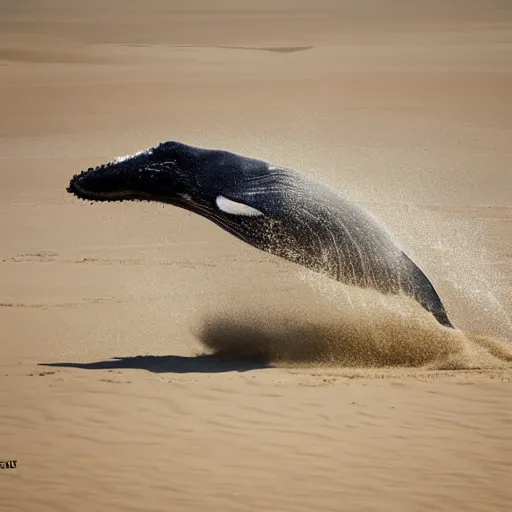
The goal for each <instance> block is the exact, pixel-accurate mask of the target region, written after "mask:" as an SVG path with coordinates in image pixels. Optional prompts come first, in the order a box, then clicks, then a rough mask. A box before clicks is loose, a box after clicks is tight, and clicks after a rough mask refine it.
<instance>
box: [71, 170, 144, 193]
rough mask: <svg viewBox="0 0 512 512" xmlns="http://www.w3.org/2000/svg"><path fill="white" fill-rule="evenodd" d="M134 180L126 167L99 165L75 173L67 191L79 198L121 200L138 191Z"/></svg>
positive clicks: (135, 179) (134, 177)
mask: <svg viewBox="0 0 512 512" xmlns="http://www.w3.org/2000/svg"><path fill="white" fill-rule="evenodd" d="M136 181H137V178H136V176H134V175H133V174H132V173H130V172H129V171H127V170H126V169H123V168H118V167H116V166H109V165H101V166H98V167H95V168H89V169H87V170H86V171H82V172H81V173H79V174H75V176H73V178H71V181H70V182H69V186H68V188H67V191H68V192H70V193H72V194H75V195H76V196H78V197H80V198H81V199H91V200H94V201H122V200H123V199H131V198H133V197H134V196H135V195H137V194H138V193H140V190H137V185H136Z"/></svg>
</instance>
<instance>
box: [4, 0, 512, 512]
mask: <svg viewBox="0 0 512 512" xmlns="http://www.w3.org/2000/svg"><path fill="white" fill-rule="evenodd" d="M511 29H512V8H511V6H510V3H509V2H508V1H506V0H503V1H499V0H467V1H463V0H460V1H459V0H451V1H437V0H436V1H432V2H420V1H405V0H403V1H401V0H389V1H387V2H380V1H377V0H374V1H370V0H364V1H357V2H356V1H353V2H349V1H340V2H338V1H328V0H316V1H312V0H301V1H297V2H292V1H290V0H282V1H277V2H276V1H269V0H265V1H260V2H249V1H243V2H238V1H235V0H226V1H221V0H215V1H206V0H196V1H193V2H186V3H185V2H183V3H178V2H176V3H173V2H166V1H164V0H152V1H146V2H138V1H121V0H101V1H99V0H94V1H93V0H91V1H88V2H78V1H73V2H69V1H67V0H39V1H38V2H28V1H24V2H19V1H16V2H15V1H11V0H4V1H3V2H2V3H1V5H0V112H1V117H0V119H1V121H0V208H1V212H2V214H1V216H0V240H1V245H0V282H1V288H0V322H1V324H0V325H1V326H2V336H1V343H0V410H1V421H0V460H17V467H16V469H0V498H1V500H0V503H1V506H0V508H1V509H2V510H9V511H11V510H13V511H14V510H22V511H28V510H37V511H46V510H48V511H54V510H73V511H82V510H95V511H102V510H108V511H112V510H123V511H128V510H134V511H135V510H137V511H139V510H144V511H157V510H162V511H169V510H173V511H174V510H187V511H188V510H201V511H204V510H222V511H231V510H233V511H235V510H237V511H238V510H247V511H252V510H265V511H284V510H287V511H311V510H325V511H328V510H332V511H339V510H350V511H353V510H365V511H374V510H375V511H383V510H385V511H388V510H389V511H393V512H396V511H402V510H403V511H408V512H409V511H418V512H419V511H431V510H449V511H456V510H464V511H466V512H468V511H482V512H483V511H485V512H490V511H506V510H510V507H511V504H512V490H511V486H510V474H511V471H512V393H511V392H512V388H511V382H512V368H511V363H510V361H507V354H510V347H511V343H512V321H511V315H510V312H511V311H512V265H511V260H512V202H511V198H512V173H511V169H512V153H511V150H510V148H511V133H512V132H511V130H512V92H511V91H512V67H511V63H512V35H511V34H512V31H511ZM171 139H174V140H180V141H182V142H186V143H189V144H193V145H198V146H205V147H214V148H224V149H229V150H232V151H236V152H240V153H243V154H247V155H250V156H255V157H259V158H262V159H266V160H268V161H270V162H272V163H274V164H279V165H284V166H289V167H293V168H296V169H299V170H301V171H303V172H306V173H308V174H310V175H311V176H313V177H315V178H317V179H321V180H323V181H325V182H327V183H329V184H330V185H332V186H335V187H338V188H340V189H342V190H344V191H345V193H347V194H348V195H349V196H350V197H352V198H353V199H354V200H356V201H359V202H361V203H362V204H364V205H365V206H366V207H367V208H368V209H369V210H370V211H372V212H373V213H374V214H375V215H376V216H377V217H378V218H379V219H381V221H382V222H383V223H384V224H385V225H386V226H387V227H388V228H389V229H390V231H391V232H392V233H393V234H394V236H395V237H396V240H397V243H399V244H401V245H402V246H403V247H404V249H405V250H406V251H407V252H408V254H410V255H411V257H412V258H413V259H414V260H415V261H416V262H417V263H418V264H419V265H420V266H421V268H423V269H424V271H425V272H426V273H427V275H428V276H429V277H430V278H431V280H432V281H433V283H434V284H435V286H436V288H437V289H438V291H439V293H440V295H441V297H442V298H443V301H444V303H445V305H446V307H447V309H448V312H449V315H450V318H451V319H452V321H453V323H454V324H455V325H456V326H457V328H458V329H457V330H456V331H454V332H449V331H448V330H447V329H444V328H441V327H438V326H437V325H436V324H435V322H432V320H431V319H430V318H429V317H428V315H425V314H424V313H423V312H422V311H420V310H419V309H418V308H416V307H415V306H414V305H411V304H408V305H405V303H402V302H400V304H399V305H398V303H395V302H393V300H391V301H387V300H384V299H383V298H382V297H381V296H379V295H378V294H372V293H368V294H365V293H362V292H359V291H357V290H350V289H347V288H343V287H338V285H337V284H336V283H333V282H328V280H323V279H321V278H319V277H318V276H315V275H312V274H310V273H308V272H307V271H305V270H304V269H301V268H299V267H297V266H294V265H292V264H289V263H287V262H284V261H281V260H278V259H276V258H274V257H272V256H270V255H267V254H264V253H261V252H259V251H257V250H256V249H254V248H252V247H250V246H247V245H244V244H243V243H242V242H240V241H238V240H236V239H234V238H233V237H231V236H230V235H228V234H227V233H224V232H223V231H222V230H220V229H219V228H218V227H216V226H214V225H213V224H211V223H209V222H208V221H207V220H205V219H202V218H200V217H198V216H195V215H193V214H191V213H187V212H184V211H182V210H178V209H174V208H172V207H168V206H166V207H162V206H161V205H156V204H149V203H131V204H130V203H128V204H125V203H122V204H105V205H104V204H95V205H90V204H88V203H85V202H82V201H79V200H77V199H76V198H73V197H72V196H70V195H69V194H67V193H66V191H65V188H66V186H67V183H68V181H69V178H70V177H71V175H72V174H74V173H75V172H77V171H79V170H81V169H83V168H87V167H89V166H94V165H98V164H99V163H102V162H104V161H107V160H111V159H112V158H114V157H116V156H119V155H124V154H127V153H133V152H136V151H138V150H141V149H144V148H145V147H147V146H151V145H154V144H156V143H157V142H159V141H162V140H171ZM490 340H491V341H490ZM261 347H264V354H263V355H264V356H265V357H264V358H263V359H264V360H262V358H260V359H259V360H247V359H246V357H247V356H248V355H254V353H255V352H258V349H259V348H261ZM226 349H229V350H231V351H235V352H237V357H234V358H226V357H219V356H217V355H215V354H212V351H213V352H215V351H217V350H220V351H226ZM256 355H260V356H261V355H262V354H261V353H260V354H256ZM269 360H270V361H269Z"/></svg>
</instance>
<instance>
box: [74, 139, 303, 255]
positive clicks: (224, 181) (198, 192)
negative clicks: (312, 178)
mask: <svg viewBox="0 0 512 512" xmlns="http://www.w3.org/2000/svg"><path fill="white" fill-rule="evenodd" d="M295 174H297V173H294V171H291V170H288V169H282V168H277V167H273V166H270V165H269V164H268V163H266V162H264V161H262V160H256V159H252V158H247V157H242V156H239V155H236V154H234V153H230V152H228V151H219V150H210V149H202V148H196V147H192V146H188V145H186V144H182V143H179V142H173V141H171V142H163V143H161V144H159V145H157V146H155V147H152V148H149V149H147V150H145V151H141V152H139V153H136V154H134V155H131V156H126V157H120V158H117V159H115V160H113V161H111V162H109V163H107V164H103V165H100V166H98V167H94V168H89V169H88V170H85V171H82V172H81V173H79V174H76V175H75V176H73V177H72V179H71V181H70V183H69V186H68V189H67V190H68V192H70V193H72V194H74V195H76V196H77V197H79V198H82V199H86V200H90V201H126V200H140V201H157V202H161V203H167V204H171V205H175V206H179V207H181V208H185V209H187V210H190V211H193V212H195V213H197V214H199V215H202V216H203V217H206V218H208V219H210V220H212V221H214V222H216V223H217V224H219V225H220V226H221V227H223V228H224V229H226V230H227V231H229V232H231V233H232V234H234V235H235V236H238V237H239V238H242V239H243V240H245V241H248V242H249V243H251V244H252V245H256V246H258V247H260V248H263V249H267V245H268V243H266V242H265V233H268V232H269V229H270V227H272V226H275V225H276V223H281V222H282V221H283V219H284V216H283V211H284V210H285V209H286V205H287V204H288V201H285V200H284V199H285V198H284V196H283V191H284V190H287V191H288V195H289V192H290V190H291V188H290V182H293V180H294V179H295V178H296V176H295ZM285 185H286V186H285ZM273 235H274V239H275V233H274V234H273ZM267 238H268V237H267ZM267 242H268V240H267Z"/></svg>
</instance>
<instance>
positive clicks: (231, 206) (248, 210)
mask: <svg viewBox="0 0 512 512" xmlns="http://www.w3.org/2000/svg"><path fill="white" fill-rule="evenodd" d="M215 202H216V203H217V206H218V207H219V210H221V211H223V212H226V213H230V214H231V215H243V216H245V217H259V216H260V215H263V212H260V211H259V210H256V208H253V207H252V206H248V205H246V204H243V203H237V202H236V201H232V200H231V199H228V198H227V197H224V196H217V199H216V200H215Z"/></svg>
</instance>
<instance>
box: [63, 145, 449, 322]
mask: <svg viewBox="0 0 512 512" xmlns="http://www.w3.org/2000/svg"><path fill="white" fill-rule="evenodd" d="M67 191H68V192H70V193H72V194H74V195H75V196H77V197H78V198H81V199H85V200H89V201H127V200H131V201H135V200H139V201H155V202H159V203H165V204H169V205H173V206H176V207H180V208H184V209H186V210H189V211H191V212H194V213H196V214H198V215H200V216H202V217H205V218H206V219H209V220H210V221H212V222H214V223H215V224H217V225H218V226H220V227H221V228H223V229H224V230H225V231H227V232H229V233H230V234H232V235H234V236H235V237H237V238H238V239H240V240H242V241H244V242H246V243H248V244H250V245H252V246H253V247H256V248H258V249H260V250H262V251H265V252H267V253H271V254H274V255H276V256H278V257H281V258H284V259H286V260H288V261H291V262H293V263H296V264H298V265H302V266H303V267H306V268H308V269H310V270H313V271H314V272H318V273H322V274H325V275H327V276H329V277H331V278H332V279H335V280H337V281H340V282H342V283H345V284H347V285H349V286H356V287H360V288H372V289H375V290H378V291H379V292H381V293H383V294H403V295H406V296H409V297H412V298H413V299H414V300H416V301H417V302H418V303H419V304H421V305H422V306H423V308H425V309H426V310H427V311H428V312H430V313H431V314H432V315H433V316H434V317H435V318H436V319H437V321H438V322H439V323H440V324H441V325H443V326H445V327H449V328H453V325H452V323H451V322H450V320H449V318H448V315H447V313H446V309H445V307H444V305H443V303H442V302H441V299H440V297H439V295H438V294H437V292H436V290H435V289H434V286H433V285H432V283H431V282H430V280H429V279H428V278H427V276H426V275H425V274H424V272H423V271H422V270H421V269H420V268H419V267H418V266H417V265H416V264H415V263H414V262H413V261H412V260H411V259H410V258H409V257H408V256H407V255H406V254H405V252H404V251H403V250H402V249H401V248H400V247H399V246H398V244H397V243H396V242H395V241H394V239H393V237H392V235H391V234H390V233H389V231H388V230H387V229H385V228H384V227H383V225H382V224H381V223H380V222H379V221H378V220H377V219H376V218H375V217H374V216H373V215H372V214H371V213H370V212H368V211H366V209H364V208H363V207H362V206H360V205H358V204H356V203H355V202H354V201H352V200H350V199H349V198H348V197H347V196H346V194H344V193H343V192H341V191H340V190H337V189H334V188H332V187H330V186H328V185H326V184H324V183H321V182H318V181H316V180H314V179H312V178H311V177H309V176H308V175H306V174H304V173H301V172H298V171H295V170H293V169H288V168H285V167H280V166H275V165H271V164H269V163H267V162H265V161H263V160H258V159H255V158H249V157H246V156H241V155H238V154H235V153H232V152H229V151H223V150H217V149H204V148H198V147H194V146H189V145H187V144H183V143H181V142H176V141H168V142H162V143H160V144H158V145H156V146H154V147H151V148H149V149H146V150H144V151H141V152H139V153H136V154H134V155H130V156H125V157H120V158H117V159H115V160H112V161H111V162H108V163H106V164H102V165H99V166H97V167H90V168H89V169H87V170H84V171H81V172H80V173H78V174H75V175H74V176H73V177H72V178H71V180H70V182H69V185H68V187H67Z"/></svg>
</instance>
